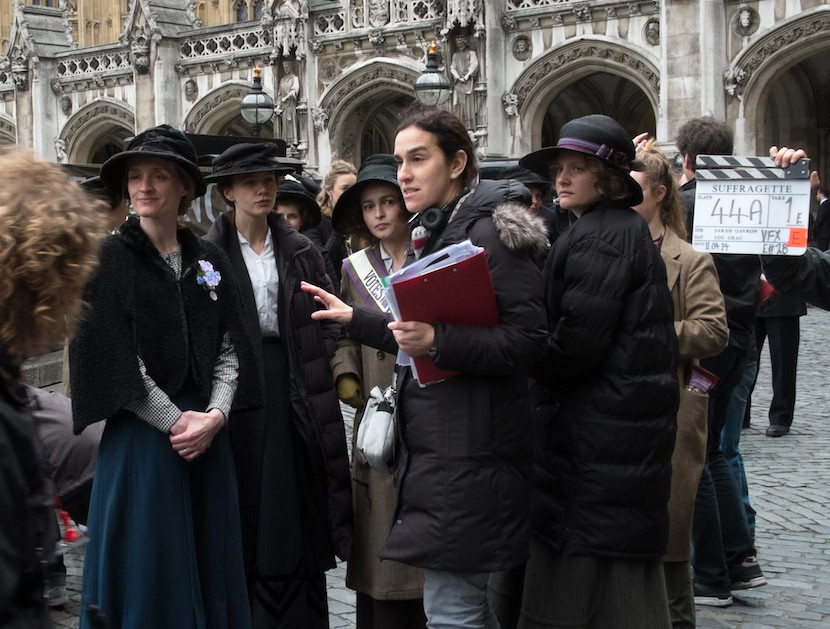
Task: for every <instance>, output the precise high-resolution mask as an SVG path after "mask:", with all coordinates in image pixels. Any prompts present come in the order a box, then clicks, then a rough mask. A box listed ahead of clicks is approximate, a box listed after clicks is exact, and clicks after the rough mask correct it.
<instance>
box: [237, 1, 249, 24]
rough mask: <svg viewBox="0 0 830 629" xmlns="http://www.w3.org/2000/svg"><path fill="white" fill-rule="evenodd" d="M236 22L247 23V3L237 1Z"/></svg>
mask: <svg viewBox="0 0 830 629" xmlns="http://www.w3.org/2000/svg"><path fill="white" fill-rule="evenodd" d="M236 21H237V22H247V21H248V2H247V0H239V2H237V3H236Z"/></svg>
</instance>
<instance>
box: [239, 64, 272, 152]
mask: <svg viewBox="0 0 830 629" xmlns="http://www.w3.org/2000/svg"><path fill="white" fill-rule="evenodd" d="M260 74H261V72H260V69H259V66H257V67H255V68H254V85H253V87H251V91H250V92H248V93H247V94H246V95H245V98H243V99H242V102H241V103H240V105H239V113H241V114H242V117H243V118H244V119H245V122H247V123H248V124H250V125H252V126H253V128H254V129H253V131H254V136H255V137H259V131H260V129H262V125H264V124H265V123H266V122H268V121H269V120H271V117H272V116H273V115H274V101H273V100H272V99H271V97H270V96H268V94H266V93H265V92H263V91H262V77H261V76H260Z"/></svg>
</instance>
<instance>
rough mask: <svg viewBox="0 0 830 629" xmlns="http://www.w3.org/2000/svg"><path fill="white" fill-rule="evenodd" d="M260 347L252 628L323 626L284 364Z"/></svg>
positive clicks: (320, 580) (322, 595)
mask: <svg viewBox="0 0 830 629" xmlns="http://www.w3.org/2000/svg"><path fill="white" fill-rule="evenodd" d="M262 347H263V357H264V362H265V373H266V385H267V386H266V399H265V411H266V421H265V442H264V444H263V455H262V475H261V479H262V480H261V483H260V499H259V524H258V527H257V544H256V557H255V561H256V570H255V572H254V575H253V582H252V583H251V584H250V588H251V600H252V610H253V612H252V613H253V619H254V627H256V628H257V629H260V628H261V629H281V628H285V629H289V628H292V629H293V628H297V627H303V628H306V629H318V628H327V627H328V626H329V621H328V601H327V598H326V579H325V572H324V571H323V570H320V569H319V567H317V566H316V565H315V561H314V560H313V558H312V555H313V552H312V540H311V539H309V535H310V533H309V532H310V530H312V527H311V526H310V525H309V523H308V522H307V520H308V519H309V518H308V514H306V513H305V512H306V510H305V509H304V508H303V504H304V501H303V483H304V479H303V476H302V474H300V473H299V472H298V470H299V469H301V467H302V465H301V464H300V462H301V455H300V452H302V448H300V447H299V445H298V443H296V442H297V441H299V439H298V438H297V437H296V436H295V434H294V430H292V426H291V400H290V382H291V374H290V372H289V367H288V361H287V358H286V355H285V351H284V350H283V347H282V345H281V344H280V343H279V342H277V341H271V340H266V341H264V342H263V344H262ZM305 482H308V479H306V481H305ZM318 515H319V514H318Z"/></svg>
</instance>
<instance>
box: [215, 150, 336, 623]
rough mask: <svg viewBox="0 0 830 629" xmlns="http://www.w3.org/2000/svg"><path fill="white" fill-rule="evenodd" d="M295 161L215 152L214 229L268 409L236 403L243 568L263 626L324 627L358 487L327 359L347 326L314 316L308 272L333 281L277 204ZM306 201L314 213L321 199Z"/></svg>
mask: <svg viewBox="0 0 830 629" xmlns="http://www.w3.org/2000/svg"><path fill="white" fill-rule="evenodd" d="M291 170H293V168H292V167H291V166H286V165H285V164H284V163H283V162H281V160H280V157H279V154H278V152H277V147H276V145H274V144H272V143H267V142H263V143H257V144H249V143H243V144H237V145H235V146H232V147H231V148H229V149H227V150H226V151H225V152H224V153H222V154H221V155H219V156H218V157H216V159H214V160H213V173H212V174H211V175H209V176H208V177H207V180H208V181H215V182H216V184H217V187H218V188H219V191H220V192H221V193H222V195H223V196H224V197H225V199H226V200H227V201H228V202H229V203H230V204H231V205H232V206H233V210H231V211H229V212H226V213H224V214H222V215H221V216H220V217H218V218H217V219H216V221H214V223H213V225H212V226H211V228H210V231H209V232H208V233H207V236H206V238H207V239H208V240H210V241H211V242H213V243H215V244H216V245H217V246H219V247H220V248H221V249H222V250H223V251H225V252H227V254H228V257H229V258H230V260H231V269H232V271H231V272H232V274H233V275H234V277H235V278H236V280H237V282H238V283H239V285H240V287H241V288H242V315H243V317H244V320H245V327H246V329H247V331H248V333H249V335H250V336H251V337H252V338H256V339H257V340H258V341H259V342H258V343H257V344H256V348H255V350H256V352H255V356H254V359H255V361H254V362H253V363H252V365H251V368H252V369H253V370H254V372H255V374H256V375H255V377H256V378H257V380H258V381H259V382H262V383H263V385H264V387H265V392H266V395H265V408H263V409H256V410H249V411H242V412H239V413H237V412H233V413H231V431H230V436H231V444H232V446H233V450H234V456H235V459H236V467H237V473H238V476H239V496H240V507H241V514H242V534H243V547H244V551H245V568H246V573H247V580H248V590H249V595H250V599H251V609H252V615H253V622H254V627H257V628H260V627H261V628H263V629H266V628H267V629H281V628H285V629H293V628H299V627H302V628H303V629H324V628H327V627H328V626H329V624H328V601H327V596H326V576H325V571H326V570H328V569H329V568H333V567H334V566H335V554H336V555H337V556H339V557H340V558H341V559H343V560H346V559H348V558H349V553H350V550H351V541H352V504H351V501H352V497H351V481H350V479H349V468H348V455H347V450H346V433H345V427H344V424H343V418H342V417H341V415H340V406H339V404H338V402H337V395H336V393H335V391H334V383H333V381H332V375H331V368H330V366H329V360H330V358H331V357H332V355H333V354H334V351H335V349H336V347H337V339H338V338H339V337H340V326H339V325H337V324H336V323H335V322H333V321H315V320H313V319H312V318H311V313H312V312H313V311H314V310H315V309H316V305H315V303H314V300H313V299H312V298H311V296H310V295H308V294H306V293H304V292H302V291H301V290H300V282H301V281H307V282H315V283H319V284H322V285H323V286H326V287H328V288H329V289H330V288H331V284H330V283H329V281H328V278H327V276H326V272H325V266H324V263H323V258H322V257H321V255H320V253H319V252H318V251H317V249H316V248H315V246H314V245H313V243H312V242H311V241H310V240H308V239H307V238H306V237H305V236H303V235H302V234H300V233H299V231H298V230H297V229H295V228H294V227H292V226H291V225H289V223H288V220H287V219H286V218H284V217H283V216H281V215H280V214H278V213H277V212H275V211H274V204H275V202H276V200H277V198H278V195H279V193H280V192H282V191H281V190H280V191H278V187H279V188H282V187H283V185H285V186H286V187H287V186H288V180H286V183H285V184H282V183H280V184H279V186H278V184H277V175H278V174H285V173H286V172H288V171H291ZM291 183H292V184H293V185H294V186H296V188H299V189H302V192H301V193H300V194H303V195H304V196H303V198H307V199H308V200H309V204H308V205H309V208H308V213H309V215H310V216H309V220H310V222H317V221H319V218H320V208H319V207H318V206H317V203H316V202H315V201H314V198H313V197H312V196H311V195H309V194H307V193H306V192H305V189H304V188H303V186H302V185H301V184H300V183H299V182H296V181H294V182H291Z"/></svg>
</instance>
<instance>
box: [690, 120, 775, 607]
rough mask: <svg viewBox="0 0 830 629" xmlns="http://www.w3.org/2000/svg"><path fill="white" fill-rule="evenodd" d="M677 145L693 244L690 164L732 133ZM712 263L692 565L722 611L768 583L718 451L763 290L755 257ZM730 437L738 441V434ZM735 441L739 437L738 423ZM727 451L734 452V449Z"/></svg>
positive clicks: (713, 129)
mask: <svg viewBox="0 0 830 629" xmlns="http://www.w3.org/2000/svg"><path fill="white" fill-rule="evenodd" d="M676 144H677V148H678V149H679V151H680V153H681V154H682V155H683V176H684V177H685V178H686V182H685V183H684V184H683V186H682V187H681V189H680V194H681V198H682V200H683V203H684V205H685V209H686V216H687V221H686V222H687V224H688V226H689V234H690V236H689V238H690V239H691V235H692V234H693V230H694V200H695V190H696V185H697V181H696V179H695V161H696V160H697V156H698V155H731V154H732V131H731V129H730V128H729V127H728V126H727V125H726V124H725V123H723V122H721V121H718V120H715V119H714V118H711V117H703V118H694V119H692V120H689V121H688V122H686V123H685V124H684V125H683V126H682V127H681V128H680V131H679V132H678V134H677V140H676ZM712 258H713V260H714V262H715V266H716V267H717V270H718V276H719V279H720V287H721V292H722V293H723V298H724V304H725V306H726V318H727V324H728V326H729V344H728V345H727V347H726V349H725V350H724V351H723V352H722V353H720V354H719V355H717V356H714V357H712V358H707V359H705V360H702V361H701V365H702V366H703V367H704V368H706V369H708V370H709V371H711V372H712V373H714V374H715V375H716V376H718V378H719V380H718V383H717V385H716V386H715V387H714V388H713V389H712V391H711V392H710V394H709V419H708V439H707V452H706V463H705V465H704V468H703V474H702V475H701V478H700V485H699V486H698V492H697V498H696V500H695V511H694V521H693V526H692V543H693V547H694V554H693V557H692V566H693V567H694V572H695V577H694V588H695V602H696V603H698V604H702V605H713V606H717V607H725V606H727V605H731V604H732V595H731V593H730V591H731V590H735V589H746V588H752V587H758V586H760V585H764V584H765V583H766V579H765V578H764V575H763V573H762V572H761V568H760V566H759V565H758V560H757V559H756V557H755V548H754V541H753V538H752V535H751V533H750V529H749V524H748V522H747V512H746V510H745V508H744V505H743V502H742V497H741V487H740V484H739V483H738V482H737V479H736V478H735V476H734V475H733V474H732V472H731V471H730V469H729V466H728V464H727V461H726V458H725V457H724V453H723V450H722V448H721V432H722V431H723V429H724V426H725V425H726V424H727V421H728V420H729V419H730V418H731V419H732V421H738V422H740V423H743V408H742V409H741V413H740V417H738V414H737V413H733V414H730V415H727V407H728V405H729V401H730V398H731V397H732V393H733V391H734V390H735V388H736V386H737V385H738V383H739V382H740V380H741V376H742V374H743V371H744V368H745V367H746V366H748V365H752V366H753V367H754V366H755V360H756V358H755V357H756V355H757V353H756V350H755V338H754V336H755V308H756V304H757V303H758V296H759V291H760V275H761V264H760V259H759V258H758V256H750V255H725V254H713V255H712ZM730 427H731V426H730ZM730 432H731V434H733V435H734V434H735V431H730ZM737 435H738V437H739V436H740V424H739V425H738V429H737ZM736 439H737V438H736ZM732 445H733V446H734V447H735V448H737V442H736V443H735V444H732Z"/></svg>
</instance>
